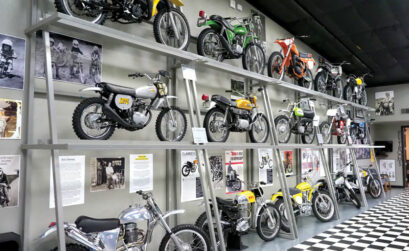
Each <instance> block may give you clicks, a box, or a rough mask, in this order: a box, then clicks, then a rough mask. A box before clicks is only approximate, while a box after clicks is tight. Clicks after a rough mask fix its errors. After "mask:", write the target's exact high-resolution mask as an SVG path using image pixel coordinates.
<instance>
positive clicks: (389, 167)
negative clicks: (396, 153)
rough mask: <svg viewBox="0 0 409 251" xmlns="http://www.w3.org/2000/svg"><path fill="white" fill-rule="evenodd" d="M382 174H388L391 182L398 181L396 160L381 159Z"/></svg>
mask: <svg viewBox="0 0 409 251" xmlns="http://www.w3.org/2000/svg"><path fill="white" fill-rule="evenodd" d="M379 164H380V169H381V170H380V171H381V174H387V175H388V176H389V181H396V169H395V160H393V159H381V160H380V161H379Z"/></svg>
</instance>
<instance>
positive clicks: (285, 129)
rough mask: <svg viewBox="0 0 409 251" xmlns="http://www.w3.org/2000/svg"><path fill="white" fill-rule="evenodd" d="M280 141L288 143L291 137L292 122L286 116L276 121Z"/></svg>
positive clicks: (281, 116) (279, 117)
mask: <svg viewBox="0 0 409 251" xmlns="http://www.w3.org/2000/svg"><path fill="white" fill-rule="evenodd" d="M274 123H275V126H276V131H277V136H278V141H279V142H280V143H288V141H290V137H291V125H290V120H289V119H288V117H287V116H285V115H280V116H278V117H277V118H276V119H275V120H274Z"/></svg>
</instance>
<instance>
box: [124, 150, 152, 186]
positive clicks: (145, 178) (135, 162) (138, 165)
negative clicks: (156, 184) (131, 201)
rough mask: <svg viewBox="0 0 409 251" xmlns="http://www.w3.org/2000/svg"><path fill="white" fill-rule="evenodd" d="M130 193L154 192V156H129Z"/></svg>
mask: <svg viewBox="0 0 409 251" xmlns="http://www.w3.org/2000/svg"><path fill="white" fill-rule="evenodd" d="M129 173H130V176H129V181H130V182H129V183H130V184H129V192H130V193H135V192H136V191H139V190H142V191H152V190H153V154H131V155H129Z"/></svg>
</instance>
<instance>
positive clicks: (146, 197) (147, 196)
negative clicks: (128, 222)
mask: <svg viewBox="0 0 409 251" xmlns="http://www.w3.org/2000/svg"><path fill="white" fill-rule="evenodd" d="M136 194H138V195H141V196H142V199H144V200H147V199H149V197H150V195H149V193H144V192H143V191H142V190H139V191H136Z"/></svg>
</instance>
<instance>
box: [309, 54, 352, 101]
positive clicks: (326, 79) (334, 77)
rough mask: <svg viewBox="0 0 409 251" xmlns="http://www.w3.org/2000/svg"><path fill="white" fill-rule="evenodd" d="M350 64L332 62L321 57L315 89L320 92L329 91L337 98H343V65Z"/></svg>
mask: <svg viewBox="0 0 409 251" xmlns="http://www.w3.org/2000/svg"><path fill="white" fill-rule="evenodd" d="M344 64H349V63H348V62H345V61H343V62H341V63H339V64H330V63H329V62H327V61H325V59H324V58H322V57H320V59H319V65H318V69H317V75H315V79H314V89H315V90H316V91H318V92H322V93H327V92H328V91H329V92H331V93H332V95H333V96H334V97H336V98H342V92H343V89H344V87H343V86H344V84H343V80H342V78H341V77H342V65H344Z"/></svg>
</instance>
